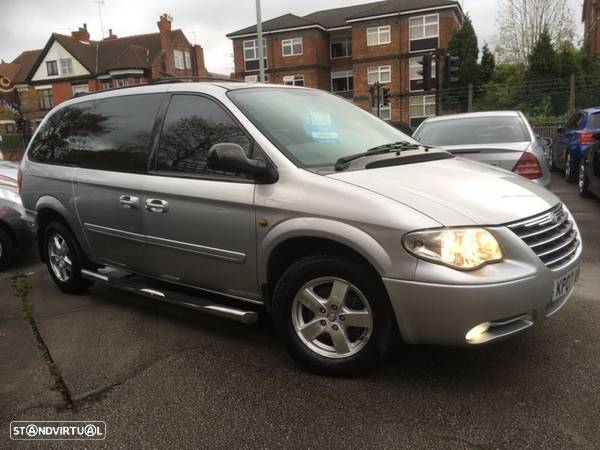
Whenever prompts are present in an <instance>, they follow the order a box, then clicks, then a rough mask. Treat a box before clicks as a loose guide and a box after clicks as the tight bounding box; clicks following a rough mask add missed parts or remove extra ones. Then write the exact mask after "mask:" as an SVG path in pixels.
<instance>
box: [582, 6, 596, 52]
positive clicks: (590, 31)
mask: <svg viewBox="0 0 600 450" xmlns="http://www.w3.org/2000/svg"><path fill="white" fill-rule="evenodd" d="M599 19H600V2H598V0H584V2H583V13H582V15H581V21H582V22H583V23H584V41H585V43H586V44H587V45H588V46H589V49H590V51H591V52H592V53H594V54H598V53H600V30H598V20H599Z"/></svg>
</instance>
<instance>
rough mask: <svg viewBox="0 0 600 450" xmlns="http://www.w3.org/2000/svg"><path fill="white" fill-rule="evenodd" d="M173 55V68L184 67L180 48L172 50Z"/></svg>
mask: <svg viewBox="0 0 600 450" xmlns="http://www.w3.org/2000/svg"><path fill="white" fill-rule="evenodd" d="M173 55H174V57H175V68H176V69H185V65H184V62H183V52H182V51H181V50H173Z"/></svg>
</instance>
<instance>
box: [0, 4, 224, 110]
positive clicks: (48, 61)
mask: <svg viewBox="0 0 600 450" xmlns="http://www.w3.org/2000/svg"><path fill="white" fill-rule="evenodd" d="M171 23H172V18H171V17H170V16H168V15H167V14H163V15H161V16H160V18H159V21H158V22H157V26H158V32H155V33H149V34H141V35H135V36H126V37H117V36H116V35H115V34H113V32H112V30H110V31H109V34H108V37H105V38H104V39H102V40H100V41H93V40H90V34H89V32H88V30H87V25H86V24H83V26H82V27H79V29H78V30H77V31H74V32H72V33H71V35H70V36H67V35H63V34H58V33H53V34H52V35H51V36H50V38H49V39H48V42H47V43H46V45H45V46H44V48H43V49H40V50H33V51H25V52H23V53H21V54H20V55H19V56H18V57H17V58H16V59H15V60H14V61H12V62H10V63H4V62H3V63H1V64H0V88H1V89H3V91H4V92H2V91H0V97H2V98H3V99H4V106H5V109H6V107H8V108H9V109H10V108H11V107H13V108H14V107H15V106H16V105H15V97H14V94H13V95H12V96H11V94H10V93H11V92H12V93H14V92H15V91H16V92H17V94H18V97H17V101H18V103H19V105H20V106H22V107H25V106H24V105H25V104H27V106H26V109H28V110H29V111H28V115H29V117H30V119H32V120H33V121H34V122H35V121H38V122H39V121H40V120H41V119H42V118H43V116H44V115H45V114H46V112H47V111H48V110H50V109H51V108H52V107H54V106H56V105H57V104H59V103H61V102H63V101H65V100H68V99H69V98H71V97H73V96H75V95H77V94H79V93H86V92H91V91H98V90H104V89H110V88H114V87H122V86H129V85H136V84H143V83H148V82H151V81H153V80H157V79H161V78H165V77H177V76H179V77H188V76H189V77H207V78H210V77H212V76H213V74H210V73H209V72H208V71H207V70H206V67H205V65H204V53H203V49H202V47H201V46H200V45H192V44H191V43H190V42H189V41H188V39H187V38H186V36H185V34H184V33H183V31H182V30H181V29H172V27H171ZM32 98H33V99H34V101H33V105H32V100H31V99H32Z"/></svg>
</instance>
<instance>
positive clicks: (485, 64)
mask: <svg viewBox="0 0 600 450" xmlns="http://www.w3.org/2000/svg"><path fill="white" fill-rule="evenodd" d="M495 69H496V58H495V57H494V54H493V53H492V52H491V51H490V48H489V46H488V45H487V44H485V45H484V46H483V51H482V54H481V64H480V66H479V76H480V81H481V83H484V84H485V83H489V82H490V81H491V80H492V77H493V76H494V70H495Z"/></svg>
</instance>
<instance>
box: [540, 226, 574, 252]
mask: <svg viewBox="0 0 600 450" xmlns="http://www.w3.org/2000/svg"><path fill="white" fill-rule="evenodd" d="M572 231H573V224H572V223H571V222H569V228H567V229H566V230H565V231H563V232H560V233H558V234H555V235H554V236H552V237H551V238H549V239H546V240H544V241H540V242H536V243H535V244H531V245H530V247H531V248H537V247H541V246H542V245H546V244H550V243H551V242H554V241H556V240H558V239H561V238H563V237H565V236H566V235H567V234H569V233H571V232H572Z"/></svg>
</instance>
